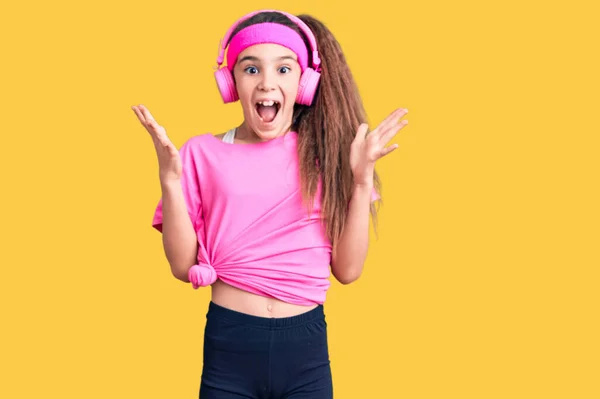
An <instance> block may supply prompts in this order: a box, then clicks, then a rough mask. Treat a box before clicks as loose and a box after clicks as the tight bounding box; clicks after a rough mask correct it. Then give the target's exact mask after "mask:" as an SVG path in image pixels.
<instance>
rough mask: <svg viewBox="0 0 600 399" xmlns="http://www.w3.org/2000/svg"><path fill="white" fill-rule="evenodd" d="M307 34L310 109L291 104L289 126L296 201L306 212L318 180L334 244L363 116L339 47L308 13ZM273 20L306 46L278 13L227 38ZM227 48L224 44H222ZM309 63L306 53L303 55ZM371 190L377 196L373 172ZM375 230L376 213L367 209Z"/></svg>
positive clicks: (347, 198)
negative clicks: (315, 62) (315, 60)
mask: <svg viewBox="0 0 600 399" xmlns="http://www.w3.org/2000/svg"><path fill="white" fill-rule="evenodd" d="M298 18H300V19H301V20H302V21H303V22H304V23H305V24H306V25H308V27H309V28H310V29H311V31H312V32H313V34H314V36H315V39H316V42H317V49H318V51H319V57H320V59H321V65H320V66H321V79H320V81H319V86H318V88H317V92H316V94H315V98H314V100H313V103H312V105H311V106H306V105H301V104H295V106H294V116H293V121H292V128H293V129H295V130H296V132H297V133H298V156H299V161H300V174H301V187H302V197H303V199H304V201H305V203H307V204H308V210H309V212H310V210H311V208H312V204H313V200H312V199H313V198H314V197H315V195H316V194H317V189H318V186H319V181H320V180H321V181H322V191H321V198H320V200H321V215H322V219H323V220H322V221H323V223H324V225H325V229H326V234H327V236H328V237H329V239H330V240H331V241H332V243H333V244H335V243H336V242H337V241H338V239H339V237H340V235H341V233H342V231H343V229H344V226H345V221H346V215H347V213H348V204H349V203H350V200H351V198H352V191H353V190H352V189H353V186H354V178H353V175H352V170H351V169H350V146H351V144H352V141H353V140H354V137H355V135H356V131H357V130H358V127H359V126H360V124H361V123H365V122H367V117H366V112H365V110H364V107H363V103H362V100H361V98H360V95H359V91H358V88H357V86H356V83H355V81H354V77H353V76H352V73H351V71H350V68H349V67H348V63H347V62H346V58H345V57H344V53H343V52H342V48H341V46H340V44H339V43H338V41H337V40H336V38H335V37H334V36H333V34H332V33H331V31H330V30H329V28H327V27H326V26H325V24H323V23H322V22H321V21H319V20H318V19H316V18H314V17H312V16H310V15H299V16H298ZM263 22H276V23H280V24H283V25H286V26H289V27H290V28H292V29H294V30H295V31H296V32H298V34H300V36H301V37H303V38H304V42H305V45H306V47H307V48H310V44H309V42H308V39H307V38H306V36H305V35H304V33H303V32H302V31H301V30H300V28H298V26H296V24H294V23H293V22H292V21H291V20H290V19H289V18H288V17H286V16H284V15H283V14H281V13H278V12H262V13H259V14H257V15H254V16H252V17H250V18H249V19H247V20H245V21H244V22H242V23H240V24H239V25H238V26H237V28H236V29H235V30H234V31H233V33H232V35H231V37H233V36H234V35H235V34H236V33H237V32H239V31H240V30H241V29H243V28H245V27H246V26H250V25H253V24H256V23H263ZM227 44H229V43H227ZM309 58H310V59H309V65H312V53H311V52H310V51H309ZM373 186H374V189H375V190H377V193H378V194H379V195H380V196H381V183H380V180H379V176H378V174H377V172H374V175H373ZM370 213H371V216H372V218H373V224H374V227H375V232H377V211H376V208H375V205H374V203H373V202H372V203H371V205H370Z"/></svg>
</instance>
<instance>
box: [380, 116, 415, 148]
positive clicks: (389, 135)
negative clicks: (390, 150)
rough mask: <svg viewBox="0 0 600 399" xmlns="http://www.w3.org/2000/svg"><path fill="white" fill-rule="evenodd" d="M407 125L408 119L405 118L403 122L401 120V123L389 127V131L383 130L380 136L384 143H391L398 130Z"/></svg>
mask: <svg viewBox="0 0 600 399" xmlns="http://www.w3.org/2000/svg"><path fill="white" fill-rule="evenodd" d="M406 125H408V121H407V120H403V121H402V122H400V124H396V125H392V126H390V127H389V128H388V130H387V131H385V132H382V133H381V136H380V140H381V142H382V144H383V145H386V144H387V143H389V141H390V140H391V139H393V138H394V137H395V136H396V135H397V134H398V132H399V131H400V130H401V129H402V128H403V127H404V126H406Z"/></svg>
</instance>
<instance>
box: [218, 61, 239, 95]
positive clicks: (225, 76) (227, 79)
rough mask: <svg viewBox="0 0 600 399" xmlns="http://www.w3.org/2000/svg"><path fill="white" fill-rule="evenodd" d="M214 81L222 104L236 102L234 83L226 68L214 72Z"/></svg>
mask: <svg viewBox="0 0 600 399" xmlns="http://www.w3.org/2000/svg"><path fill="white" fill-rule="evenodd" d="M215 80H216V81H217V88H218V89H219V93H221V97H222V98H223V102H225V103H232V102H235V101H237V100H238V95H237V91H236V89H235V82H234V81H233V76H232V75H231V72H230V71H229V69H227V68H226V67H224V68H219V69H217V70H216V71H215Z"/></svg>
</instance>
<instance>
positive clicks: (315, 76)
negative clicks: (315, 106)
mask: <svg viewBox="0 0 600 399" xmlns="http://www.w3.org/2000/svg"><path fill="white" fill-rule="evenodd" d="M320 79H321V73H320V72H317V71H315V70H314V69H312V68H306V69H305V70H304V72H303V73H302V77H300V83H299V85H298V95H297V96H296V102H297V103H298V104H303V105H311V104H312V102H313V99H314V97H315V94H316V92H317V87H319V80H320Z"/></svg>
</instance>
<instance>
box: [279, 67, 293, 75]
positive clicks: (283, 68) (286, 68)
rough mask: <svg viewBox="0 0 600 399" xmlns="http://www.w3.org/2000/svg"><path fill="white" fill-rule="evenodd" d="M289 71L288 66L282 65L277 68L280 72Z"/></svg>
mask: <svg viewBox="0 0 600 399" xmlns="http://www.w3.org/2000/svg"><path fill="white" fill-rule="evenodd" d="M290 71H291V69H290V68H289V67H286V66H283V67H281V68H279V72H280V73H289V72H290Z"/></svg>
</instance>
